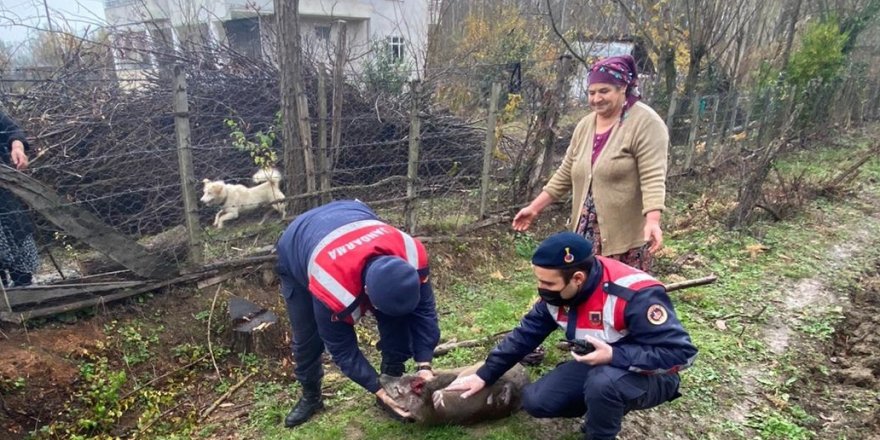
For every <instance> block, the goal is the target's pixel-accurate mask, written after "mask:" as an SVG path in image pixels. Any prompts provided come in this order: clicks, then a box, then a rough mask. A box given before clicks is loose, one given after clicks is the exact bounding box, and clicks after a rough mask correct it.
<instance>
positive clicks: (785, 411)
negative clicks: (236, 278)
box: [0, 144, 880, 440]
mask: <svg viewBox="0 0 880 440" xmlns="http://www.w3.org/2000/svg"><path fill="white" fill-rule="evenodd" d="M860 145H861V144H860ZM860 148H863V146H861V147H860ZM853 151H854V150H852V149H841V148H821V149H814V150H810V151H805V152H800V153H797V154H794V155H789V156H786V157H785V158H784V159H783V160H782V161H780V163H779V164H778V168H779V170H780V172H781V173H782V174H783V176H785V177H786V178H790V177H792V176H798V175H803V176H805V178H806V179H809V180H811V181H814V182H815V181H820V180H822V179H826V178H827V177H828V176H831V175H834V174H835V173H834V172H833V171H832V169H840V168H842V167H843V166H842V165H840V164H843V163H847V161H848V160H850V159H851V157H853ZM878 162H880V161H873V162H872V163H870V164H868V165H866V167H865V169H864V170H863V172H862V174H861V176H860V179H859V181H858V185H860V186H861V187H862V188H863V189H867V190H870V191H871V193H870V194H871V196H872V197H877V195H878V191H877V188H876V187H875V186H871V185H873V184H872V183H870V182H869V179H875V180H880V164H878ZM771 187H772V184H771ZM771 189H772V188H771ZM734 191H735V188H732V187H723V188H721V189H720V190H705V192H704V191H703V190H702V189H700V190H699V191H691V192H690V193H687V192H684V191H683V192H682V193H679V194H675V195H671V196H670V202H671V204H672V206H671V207H670V210H669V211H670V212H669V213H668V214H667V217H666V218H665V219H664V222H665V224H666V225H668V226H667V230H668V232H669V233H668V234H667V240H666V242H665V247H666V250H665V251H664V255H663V256H662V257H661V258H660V259H659V260H658V266H657V267H658V269H659V277H660V278H661V280H666V281H670V280H672V279H673V278H676V279H677V278H696V277H700V276H705V275H709V274H715V275H717V276H718V281H717V282H716V283H714V284H712V285H709V286H703V287H697V288H691V289H687V290H683V291H678V292H674V293H672V294H671V296H672V298H673V301H674V302H675V306H676V311H677V313H678V315H679V318H680V319H681V321H682V322H683V323H684V325H685V327H686V328H687V329H688V331H689V333H690V335H691V337H692V339H693V340H694V342H695V344H696V345H697V346H698V348H699V349H700V354H699V357H698V359H697V362H696V364H695V365H694V366H693V368H691V369H689V370H687V371H685V372H684V373H683V374H682V393H683V394H684V396H683V397H682V398H681V399H678V400H677V401H675V402H672V403H670V404H667V405H663V407H662V408H661V409H660V410H659V414H660V416H659V417H657V418H654V419H652V420H653V421H654V422H652V423H656V421H657V420H660V423H659V424H658V425H650V426H648V427H650V428H653V429H654V430H655V431H653V432H655V433H656V434H657V436H656V437H655V438H664V437H666V436H673V437H675V435H680V436H686V437H687V438H692V439H762V440H775V439H789V438H790V439H810V438H814V433H813V432H812V431H811V429H815V426H817V422H816V420H815V415H811V414H809V413H808V411H807V410H806V409H805V408H804V407H801V406H799V403H798V402H796V401H794V399H792V398H791V396H792V395H794V393H795V392H796V391H797V390H798V387H802V386H803V385H804V383H805V381H807V380H808V378H806V375H807V371H805V369H804V368H802V367H803V365H818V367H817V368H819V369H821V368H822V365H821V362H822V361H823V360H824V356H825V355H824V354H823V353H821V352H819V350H818V349H815V350H804V351H803V352H794V353H792V352H786V353H785V354H784V355H782V356H778V355H776V354H774V353H772V352H771V351H770V348H769V347H768V345H767V343H766V341H765V337H766V336H765V335H764V333H763V326H764V325H766V324H767V323H768V322H769V321H770V320H771V319H777V318H778V319H781V320H782V321H783V323H784V324H786V325H788V326H789V328H790V329H791V331H792V336H791V337H792V340H793V341H799V340H808V341H814V343H823V341H828V340H829V339H831V338H833V336H834V331H835V328H836V326H837V324H838V323H839V322H840V319H841V318H842V315H841V310H840V309H839V307H837V306H836V305H830V306H829V307H822V308H814V309H809V313H800V314H797V313H794V314H791V313H788V314H787V313H786V297H785V295H789V294H791V293H790V292H791V288H792V286H794V285H797V283H798V282H799V281H802V280H805V279H814V278H815V279H821V280H823V281H825V282H826V283H827V285H828V288H830V289H832V290H833V291H835V292H836V293H839V294H840V295H841V296H845V295H846V294H847V292H848V291H850V290H851V289H852V287H853V286H854V285H856V284H857V283H858V277H859V274H860V273H861V272H862V271H863V270H864V269H865V267H868V266H869V265H871V264H873V263H874V262H876V261H877V260H880V246H876V244H877V243H878V242H880V239H878V238H875V237H880V226H878V223H880V222H876V221H875V222H873V223H871V222H866V221H865V217H866V213H872V212H873V210H875V209H876V206H874V205H873V204H869V203H866V202H865V201H864V200H858V199H854V198H849V199H847V198H839V200H832V199H831V198H821V197H820V198H814V199H812V200H810V201H809V202H808V203H807V204H806V206H804V208H803V210H802V211H799V212H796V213H794V214H793V215H790V216H787V217H786V220H785V221H783V222H777V223H773V222H769V221H766V220H759V221H758V222H756V223H755V224H754V225H752V226H751V227H750V228H749V229H748V230H747V231H741V232H731V231H727V230H726V229H724V228H723V227H722V226H721V225H720V220H722V219H723V216H724V214H725V213H726V209H729V207H730V205H729V201H730V197H731V195H732V194H733V192H734ZM461 203H462V201H461V200H458V199H452V200H445V201H435V202H433V204H432V205H431V206H420V209H421V210H424V211H420V219H421V220H420V223H421V224H423V225H425V227H426V228H427V229H429V230H431V231H433V233H436V234H437V235H442V234H445V233H447V232H450V231H453V230H454V229H455V227H457V225H461V224H465V223H468V222H471V221H473V220H474V219H473V218H465V216H461V215H458V214H454V215H451V216H448V217H442V216H432V215H430V213H432V212H440V211H444V210H445V211H447V212H456V209H457V207H460V206H462V205H461ZM382 214H383V216H386V218H389V217H394V216H395V215H397V216H398V217H399V212H397V213H391V212H389V213H382ZM386 214H387V215H386ZM422 214H424V215H422ZM684 224H689V227H681V231H680V233H678V234H676V232H677V231H676V230H675V227H673V226H671V225H684ZM547 226H548V231H549V230H551V229H553V230H556V229H559V227H550V225H547ZM557 226H558V225H557ZM273 228H274V229H273ZM866 228H867V230H865V229H866ZM854 229H863V230H865V231H863V232H864V233H862V234H861V235H856V236H853V233H852V231H853V230H854ZM277 233H280V229H279V228H277V227H275V226H270V227H268V228H266V229H263V230H260V231H257V232H254V231H252V230H249V229H248V228H247V227H245V226H242V227H241V229H235V228H231V229H230V230H228V231H226V230H224V232H223V233H222V234H221V233H211V234H210V238H211V240H210V243H211V244H210V246H211V248H210V254H211V255H224V254H225V253H226V252H227V251H228V249H229V248H230V247H232V246H233V243H235V242H237V241H242V242H252V241H253V240H254V238H253V237H254V234H262V235H264V236H269V235H273V234H277ZM488 233H489V234H491V233H492V232H491V231H490V232H488ZM542 234H544V233H542V232H531V233H529V234H513V233H507V232H502V233H498V234H497V235H496V236H492V237H491V239H489V240H484V241H477V242H468V241H462V242H460V243H457V244H454V243H453V244H448V245H446V247H444V248H442V249H436V248H434V247H433V246H438V247H439V246H440V245H429V251H431V252H432V261H433V262H434V266H433V267H432V269H433V270H434V271H435V273H433V275H432V276H433V277H434V280H435V287H436V297H437V307H438V313H439V314H440V327H441V333H442V338H443V340H444V341H449V340H453V339H455V340H459V341H461V340H468V339H478V338H487V337H489V336H491V335H493V334H495V333H498V332H502V331H505V330H509V329H512V328H514V327H515V326H516V325H517V324H518V322H519V320H520V319H521V317H522V316H523V315H524V314H525V313H526V312H527V311H528V309H529V307H530V304H531V303H532V302H533V301H535V299H536V292H535V289H536V286H535V281H534V279H533V274H532V271H531V268H530V264H529V258H530V256H531V254H532V252H533V251H534V249H535V247H536V246H537V244H538V242H539V241H540V240H541V239H542V238H543V236H544V235H542ZM847 242H855V245H856V246H857V247H858V248H860V249H861V251H859V252H856V253H854V254H852V255H849V256H848V257H847V262H846V263H845V264H841V265H840V268H839V270H837V271H835V273H834V276H830V274H828V273H827V265H828V258H829V257H828V254H829V251H830V250H832V249H833V248H834V246H835V245H837V244H840V243H847ZM435 250H437V252H435ZM441 250H442V252H441ZM499 255H500V257H499ZM440 268H442V269H440ZM218 313H220V312H217V311H215V315H214V316H215V318H216V317H217V316H218ZM206 316H207V315H206V314H205V312H202V313H199V314H197V316H195V317H194V325H198V326H202V327H203V326H204V325H205V324H206V323H205V318H206ZM218 330H219V329H218ZM161 332H162V329H161V328H160V327H157V326H154V325H149V323H148V322H146V318H145V319H144V320H134V321H131V322H127V323H121V322H120V323H115V322H114V323H113V327H112V328H111V329H110V331H108V333H109V334H110V337H111V338H112V340H111V342H110V344H109V345H110V346H115V347H119V351H121V352H123V353H125V354H126V355H128V356H130V357H131V359H130V360H134V361H142V360H143V359H144V358H146V357H148V356H149V354H150V353H154V352H155V351H156V350H159V349H160V348H161V347H160V345H161V344H157V343H156V335H159V334H160V333H161ZM218 334H219V332H218ZM359 335H360V337H362V338H371V339H374V338H375V337H376V331H375V328H371V327H370V326H368V325H361V326H359ZM560 336H561V335H560V334H559V333H557V334H553V335H551V336H550V337H549V338H548V339H547V341H545V343H544V348H545V350H546V359H545V361H544V362H543V364H542V365H540V366H538V367H530V368H529V373H530V375H531V376H532V377H533V378H537V377H539V376H540V375H541V374H544V373H546V372H547V371H549V370H550V369H552V368H553V367H554V366H555V365H556V364H557V363H559V362H562V361H565V360H567V359H569V355H568V353H566V352H564V351H560V350H558V349H556V348H555V343H556V341H557V340H558V338H559V337H560ZM792 343H795V342H792ZM493 345H494V341H488V342H486V343H485V344H483V345H482V346H478V347H472V348H462V349H456V350H453V351H451V352H450V353H449V354H448V355H445V356H442V357H438V358H437V359H436V360H435V366H436V367H437V368H446V367H449V368H451V367H459V366H463V365H468V364H472V363H474V362H477V361H480V360H483V359H485V356H486V354H487V353H488V352H489V350H490V349H491V348H492V346H493ZM166 348H167V350H168V351H169V352H170V353H171V355H172V357H173V358H174V359H176V360H178V362H180V363H184V362H189V361H191V360H194V359H197V358H199V357H200V356H203V355H204V354H205V353H206V348H205V347H204V345H202V344H201V341H198V342H196V341H193V342H187V343H183V344H179V345H174V346H172V347H166ZM214 350H216V351H217V352H218V353H220V355H221V356H220V357H221V359H220V361H223V362H225V363H227V364H228V363H234V364H235V365H234V366H233V367H231V368H230V369H229V371H230V372H231V373H232V374H231V376H235V377H230V378H226V379H225V380H217V379H216V378H214V379H213V380H211V381H208V382H207V384H206V387H208V388H209V387H212V386H213V387H217V386H222V388H221V389H217V390H214V391H215V392H221V391H223V390H225V389H227V388H228V387H229V386H231V384H233V383H235V382H237V381H238V379H240V377H243V376H244V375H245V374H247V373H249V372H257V373H258V375H257V376H255V377H254V379H253V380H251V381H250V382H249V384H248V385H247V386H246V387H245V388H243V389H242V390H241V391H239V392H238V394H237V398H236V400H237V401H244V402H251V403H250V404H251V409H250V411H249V413H248V416H247V417H245V418H242V419H241V420H240V421H238V422H237V424H235V423H229V424H227V423H225V421H223V422H212V423H210V424H198V423H196V422H195V421H194V420H193V419H192V418H189V419H185V420H182V421H180V422H178V423H176V424H173V423H172V424H170V425H168V426H165V425H156V426H154V430H153V431H152V432H151V433H150V438H160V439H169V440H170V439H177V438H206V437H214V438H223V437H226V436H228V435H232V434H230V433H234V436H237V437H238V438H260V439H339V438H352V439H382V440H384V439H397V438H420V439H438V440H444V439H449V440H462V439H525V438H529V439H532V438H535V439H550V438H553V439H556V438H562V439H574V438H578V433H577V432H576V431H575V429H576V425H577V421H576V420H562V421H556V422H550V423H546V422H536V421H535V420H533V419H531V418H529V417H528V416H526V415H524V414H522V413H518V414H516V415H515V416H514V417H511V418H509V419H505V420H500V421H495V422H491V423H487V424H483V425H479V426H475V427H436V428H430V429H428V428H423V427H418V426H414V425H411V424H400V423H397V422H394V421H391V420H390V419H389V418H388V417H386V416H385V415H384V414H382V413H381V412H380V411H379V410H378V409H377V408H376V407H375V404H374V400H375V399H374V397H373V396H371V395H369V394H368V393H366V392H364V391H363V390H362V389H360V388H359V387H358V386H357V385H355V384H354V383H353V382H351V381H349V380H347V379H345V378H344V377H342V376H341V374H340V372H339V371H338V370H337V369H336V368H335V367H330V368H329V369H328V371H327V376H326V377H325V383H324V391H325V393H329V394H330V396H329V397H327V398H326V404H327V406H328V409H327V410H326V411H324V412H322V413H321V414H320V415H319V416H317V417H316V418H315V419H314V420H313V421H310V422H309V423H308V424H307V425H304V426H302V427H300V428H297V429H294V430H289V429H285V428H284V427H283V426H282V419H283V417H284V415H285V414H286V413H287V411H288V410H289V409H290V408H291V406H292V405H293V404H294V403H295V401H296V400H297V399H298V397H299V393H300V389H299V385H298V384H296V383H293V382H291V381H290V380H289V379H286V378H281V377H278V375H277V373H278V371H273V369H278V368H280V367H279V366H278V365H277V364H276V363H275V362H274V361H265V360H261V359H259V358H254V357H247V356H246V357H239V358H236V357H234V356H231V355H227V353H228V352H225V351H224V349H223V348H222V347H217V346H216V345H215V347H214ZM364 351H365V353H366V354H367V355H368V357H369V358H370V359H371V361H372V362H373V364H374V365H378V354H377V353H376V350H375V349H374V348H372V347H365V350H364ZM287 368H289V367H287ZM206 369H208V370H210V368H206ZM749 375H752V376H749ZM747 376H748V377H747ZM747 379H748V380H747ZM172 382H173V381H172ZM181 382H182V380H181ZM746 382H749V384H746ZM218 384H219V385H218ZM0 385H2V387H3V388H13V387H14V385H10V384H0ZM172 385H174V386H176V387H178V388H177V391H178V392H182V390H183V389H184V388H183V387H182V386H181V383H176V382H175V383H172ZM242 394H244V395H246V397H241V395H242ZM148 397H150V396H148V395H143V396H135V398H142V399H141V400H144V399H147V398H148ZM746 397H747V398H749V399H750V400H751V401H753V403H752V404H751V411H750V412H749V413H748V414H746V415H745V421H744V422H737V421H735V420H730V419H729V418H728V417H727V416H728V414H729V411H730V410H731V407H732V406H733V405H734V404H735V403H736V402H742V401H743V399H744V398H746ZM135 398H133V399H132V400H134V399H135ZM163 399H168V395H167V394H166V395H161V396H153V400H152V401H153V402H156V403H161V402H164V400H163ZM849 405H850V406H851V410H852V411H863V412H866V413H867V412H870V411H872V410H874V409H876V408H877V404H876V402H869V401H853V402H850V403H849ZM165 408H167V405H163V406H157V407H156V408H154V409H153V412H152V413H151V414H153V415H156V414H161V410H163V409H165ZM641 417H642V416H641V415H640V414H639V413H631V414H630V415H629V416H628V417H627V423H628V424H632V423H639V420H640V418H641ZM686 417H687V418H686ZM102 422H103V420H102ZM646 423H648V422H646ZM58 432H64V430H63V429H59V430H58ZM667 433H668V434H667ZM673 433H676V434H673ZM676 438H677V437H676Z"/></svg>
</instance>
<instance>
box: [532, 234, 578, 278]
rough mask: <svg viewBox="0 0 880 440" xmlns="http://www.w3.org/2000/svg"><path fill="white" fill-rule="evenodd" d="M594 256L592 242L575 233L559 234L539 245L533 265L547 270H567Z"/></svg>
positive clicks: (533, 257) (533, 258)
mask: <svg viewBox="0 0 880 440" xmlns="http://www.w3.org/2000/svg"><path fill="white" fill-rule="evenodd" d="M592 255H593V243H591V242H590V240H587V239H586V238H584V237H583V236H581V235H578V234H575V233H574V232H559V233H556V234H553V235H551V236H549V237H547V239H546V240H544V241H542V242H541V244H539V245H538V249H535V255H533V256H532V264H534V265H535V266H539V267H545V268H547V269H565V268H568V267H572V266H575V265H578V264H580V263H583V262H585V261H587V259H589V258H590V257H591V256H592Z"/></svg>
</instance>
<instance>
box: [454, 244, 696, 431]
mask: <svg viewBox="0 0 880 440" xmlns="http://www.w3.org/2000/svg"><path fill="white" fill-rule="evenodd" d="M592 253H593V247H592V245H591V244H590V242H589V241H587V240H586V239H585V238H584V237H582V236H580V235H578V234H575V233H572V232H562V233H559V234H556V235H553V236H551V237H549V238H548V239H546V240H544V241H543V242H542V243H541V244H540V246H538V249H537V250H536V251H535V255H534V256H533V257H532V264H533V266H534V271H535V276H536V277H537V279H538V293H539V294H540V296H541V301H538V302H537V303H536V304H535V306H534V307H533V308H532V310H531V311H529V313H528V314H527V315H526V316H525V317H524V318H523V319H522V321H521V322H520V325H519V327H517V328H516V329H514V330H513V332H511V333H510V334H509V335H507V337H505V338H504V340H502V341H501V343H499V344H498V346H496V347H495V348H494V349H493V350H492V352H491V353H490V354H489V357H488V358H487V359H486V363H485V364H484V365H483V366H482V367H481V368H480V369H479V370H477V372H476V374H473V375H471V376H466V377H462V378H460V379H458V380H456V381H455V382H453V383H452V384H451V385H449V387H447V388H446V389H447V390H462V391H465V393H463V394H462V397H467V396H470V395H472V394H474V393H476V392H477V391H479V390H480V389H482V388H483V387H485V386H487V385H489V384H492V383H494V382H495V381H496V380H498V378H499V377H501V375H502V374H504V372H505V371H507V370H508V369H509V368H511V367H512V366H513V365H514V364H516V363H517V362H518V361H519V360H521V359H522V358H523V357H524V356H525V355H527V354H529V353H531V352H532V350H534V349H535V348H536V347H537V346H538V345H540V344H541V343H542V342H543V341H544V339H545V338H547V336H549V335H550V333H552V332H553V330H555V329H556V328H557V327H559V328H561V329H562V330H563V331H564V332H565V338H566V339H568V340H577V341H582V340H585V341H586V342H587V343H588V344H587V345H592V347H593V348H594V349H595V350H594V351H592V352H591V353H589V354H586V355H578V354H576V353H574V352H573V353H572V356H573V357H574V360H572V361H568V362H564V363H562V364H559V365H558V366H557V367H556V368H555V369H554V370H553V371H551V372H549V373H547V375H545V376H544V377H542V378H541V379H539V380H538V381H536V382H535V383H533V384H531V385H528V386H527V387H526V388H525V389H524V390H523V409H524V410H525V411H526V412H528V413H529V414H531V415H532V416H534V417H579V416H582V415H584V413H585V412H586V418H585V424H584V432H585V434H586V436H585V438H587V439H591V440H606V439H614V438H616V436H617V433H618V432H620V425H621V422H622V421H623V416H624V414H626V413H627V412H628V411H630V410H634V409H646V408H651V407H653V406H657V405H659V404H661V403H663V402H666V401H670V400H673V399H675V398H677V397H678V396H679V394H678V385H679V377H678V372H679V371H681V370H683V369H685V368H687V367H689V366H690V365H691V364H692V363H693V362H694V359H695V357H696V355H697V349H696V347H694V345H693V344H692V343H691V340H690V336H688V334H687V332H686V331H685V330H684V328H682V325H681V323H680V322H679V321H678V318H677V317H676V315H675V310H674V309H673V307H672V302H671V301H670V299H669V296H668V295H667V294H666V289H665V288H664V287H663V285H662V284H661V283H660V282H659V281H657V280H656V279H654V278H652V277H651V276H650V275H648V274H646V273H644V272H642V271H640V270H637V269H634V268H632V267H630V266H627V265H625V264H623V263H621V262H619V261H617V260H612V259H608V258H605V257H601V256H593V255H592Z"/></svg>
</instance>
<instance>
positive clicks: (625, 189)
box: [544, 102, 669, 255]
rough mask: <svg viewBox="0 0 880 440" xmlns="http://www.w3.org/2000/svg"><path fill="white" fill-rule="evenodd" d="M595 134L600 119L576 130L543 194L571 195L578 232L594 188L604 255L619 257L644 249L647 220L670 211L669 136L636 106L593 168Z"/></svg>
mask: <svg viewBox="0 0 880 440" xmlns="http://www.w3.org/2000/svg"><path fill="white" fill-rule="evenodd" d="M595 133H596V114H595V113H590V114H589V115H587V116H585V117H584V118H583V119H581V121H580V122H579V123H578V125H577V127H576V128H575V130H574V134H573V135H572V138H571V143H570V144H569V145H568V150H567V151H566V152H565V158H564V159H563V160H562V164H561V165H560V166H559V168H557V169H556V172H555V173H554V174H553V176H552V177H551V178H550V181H549V182H547V185H546V186H544V191H546V192H547V193H548V194H550V195H551V196H552V197H553V198H554V199H556V200H560V199H562V197H564V196H565V195H566V194H567V193H568V191H572V207H571V227H572V230H574V229H576V228H577V223H578V219H579V218H580V214H581V209H582V208H583V206H584V202H585V201H586V199H587V192H588V191H587V190H588V189H589V188H590V185H591V184H592V186H593V202H594V203H595V204H596V214H597V215H598V221H599V230H600V231H601V236H602V254H603V255H615V254H620V253H623V252H626V251H627V250H629V249H632V248H635V247H639V246H641V245H643V244H645V237H644V227H645V214H646V213H648V212H649V211H654V210H661V211H662V210H663V209H665V201H666V156H667V150H668V146H669V132H668V131H667V129H666V124H665V123H664V122H663V120H662V119H661V118H660V116H659V115H657V113H656V112H655V111H654V110H653V109H651V107H648V106H647V105H645V104H643V103H641V102H636V104H635V105H634V106H633V107H632V108H631V109H630V110H629V111H628V114H627V117H626V119H625V120H624V121H623V124H622V125H621V124H617V125H615V126H614V128H612V131H611V136H610V137H609V138H608V141H607V143H606V144H605V148H604V149H603V150H602V152H601V153H599V157H598V158H597V159H596V165H595V166H592V167H591V166H590V158H591V157H592V154H593V136H594V135H595Z"/></svg>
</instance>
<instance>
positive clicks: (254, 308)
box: [229, 296, 281, 356]
mask: <svg viewBox="0 0 880 440" xmlns="http://www.w3.org/2000/svg"><path fill="white" fill-rule="evenodd" d="M229 318H230V320H231V321H232V338H231V339H232V340H231V348H232V351H234V352H236V353H255V354H259V355H262V356H276V355H277V354H278V351H279V350H278V347H279V344H280V341H281V329H280V327H279V325H278V315H276V314H274V313H272V311H270V310H266V309H265V308H263V307H260V306H258V305H256V304H254V303H252V302H250V301H248V300H246V299H244V298H240V297H237V296H234V297H232V298H230V299H229Z"/></svg>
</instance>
